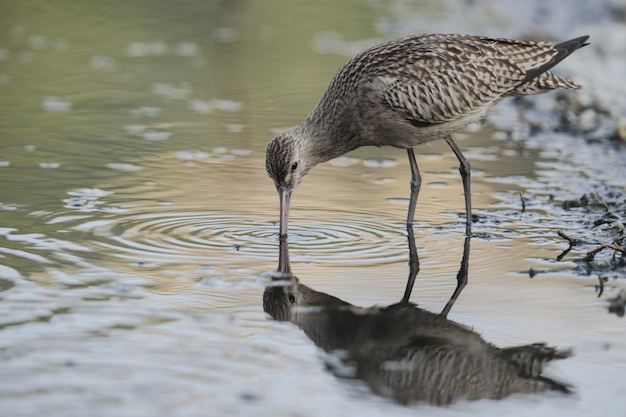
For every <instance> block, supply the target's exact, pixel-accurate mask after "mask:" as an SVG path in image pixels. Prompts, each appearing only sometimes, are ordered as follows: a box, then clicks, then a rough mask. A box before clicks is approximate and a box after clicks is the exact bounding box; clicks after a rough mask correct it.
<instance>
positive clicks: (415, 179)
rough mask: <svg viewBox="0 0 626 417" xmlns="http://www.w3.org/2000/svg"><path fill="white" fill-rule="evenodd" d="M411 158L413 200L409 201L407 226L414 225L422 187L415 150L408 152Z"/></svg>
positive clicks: (408, 150)
mask: <svg viewBox="0 0 626 417" xmlns="http://www.w3.org/2000/svg"><path fill="white" fill-rule="evenodd" d="M406 152H407V154H408V156H409V166H410V167H411V198H410V200H409V212H408V213H407V216H406V224H407V226H408V225H413V217H414V216H415V206H416V205H417V196H418V194H419V193H420V187H421V186H422V175H421V174H420V170H419V168H418V167H417V162H415V152H414V151H413V148H408V149H407V150H406Z"/></svg>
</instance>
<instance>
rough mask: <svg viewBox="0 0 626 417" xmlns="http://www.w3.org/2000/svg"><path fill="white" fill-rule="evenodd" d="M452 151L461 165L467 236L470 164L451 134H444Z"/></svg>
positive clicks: (470, 207) (470, 197) (470, 206)
mask: <svg viewBox="0 0 626 417" xmlns="http://www.w3.org/2000/svg"><path fill="white" fill-rule="evenodd" d="M443 139H444V140H445V141H446V143H447V144H448V146H449V147H450V149H452V152H454V154H455V155H456V157H457V159H458V160H459V163H460V164H461V166H460V167H459V172H460V173H461V179H462V180H463V194H465V235H466V236H467V237H470V236H472V192H471V187H470V176H471V172H470V171H471V168H470V164H469V162H468V161H467V159H465V156H463V153H462V152H461V150H460V149H459V147H458V146H456V143H454V140H453V139H452V136H449V135H448V136H445V137H444V138H443Z"/></svg>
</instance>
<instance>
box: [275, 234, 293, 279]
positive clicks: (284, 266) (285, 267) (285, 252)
mask: <svg viewBox="0 0 626 417" xmlns="http://www.w3.org/2000/svg"><path fill="white" fill-rule="evenodd" d="M278 247H279V250H278V269H277V271H278V272H281V273H283V274H291V264H290V263H289V247H288V246H287V241H286V240H283V239H281V240H280V243H279V246H278Z"/></svg>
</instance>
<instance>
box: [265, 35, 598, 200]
mask: <svg viewBox="0 0 626 417" xmlns="http://www.w3.org/2000/svg"><path fill="white" fill-rule="evenodd" d="M587 38H588V37H587V36H583V37H579V38H576V39H572V40H570V41H566V42H562V43H558V44H554V43H548V42H532V41H521V40H511V39H500V38H489V37H484V36H472V35H457V34H428V35H417V36H409V37H406V38H403V39H398V40H394V41H390V42H386V43H383V44H380V45H378V46H374V47H372V48H370V49H368V50H366V51H364V52H362V53H360V54H358V55H357V56H355V57H354V58H352V59H351V60H350V61H348V62H347V63H346V64H345V65H344V66H343V67H342V68H341V69H339V71H338V72H337V74H336V75H335V76H334V78H333V79H332V80H331V82H330V84H329V86H328V88H327V89H326V91H325V93H324V95H323V96H322V99H321V100H320V102H319V103H318V104H317V106H316V107H315V108H314V109H313V111H312V112H311V113H310V114H309V116H308V117H307V118H306V120H305V121H303V122H302V123H301V124H300V125H298V126H296V127H295V128H293V129H291V130H289V131H287V132H284V133H281V134H279V135H277V136H276V137H275V138H274V140H272V141H271V142H270V144H269V145H268V148H267V159H266V167H267V172H268V174H269V176H270V177H271V178H272V179H273V180H274V182H275V184H276V186H277V187H280V188H282V189H288V190H291V189H293V188H295V187H296V186H297V185H298V183H299V182H300V181H301V179H302V177H303V176H304V175H305V174H306V173H307V172H308V171H309V170H310V169H311V168H312V167H313V166H315V165H316V164H319V163H321V162H325V161H328V160H330V159H333V158H335V157H338V156H340V155H343V154H345V153H347V152H349V151H351V150H354V149H356V148H359V147H361V146H394V147H398V148H405V149H406V148H412V147H414V146H416V145H419V144H422V143H426V142H430V141H433V140H436V139H441V138H443V137H448V136H450V135H451V134H452V133H455V132H457V131H459V130H461V129H463V128H464V127H465V126H466V125H468V124H469V123H471V122H474V121H478V120H480V119H481V118H482V117H484V116H485V114H486V113H487V111H488V110H489V109H490V108H491V107H493V106H494V105H495V104H496V103H497V102H498V101H499V100H501V99H502V98H505V97H507V96H514V95H526V94H537V93H542V92H545V91H549V90H553V89H557V88H562V89H578V88H580V86H579V85H577V84H575V83H574V82H573V81H571V80H568V79H566V78H561V77H558V76H556V75H554V74H552V73H550V72H549V70H550V69H551V68H552V67H554V66H555V65H556V64H557V63H558V62H560V61H561V60H563V59H564V58H566V57H567V56H568V55H569V54H571V53H572V52H573V51H575V50H576V49H578V48H580V47H582V46H584V45H586V43H585V41H586V40H587ZM294 162H298V165H297V166H296V169H293V167H294Z"/></svg>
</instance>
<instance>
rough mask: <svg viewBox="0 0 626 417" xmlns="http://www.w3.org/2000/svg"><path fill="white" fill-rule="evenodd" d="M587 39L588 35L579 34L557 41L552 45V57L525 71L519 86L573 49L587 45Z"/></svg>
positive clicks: (567, 54)
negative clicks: (553, 52)
mask: <svg viewBox="0 0 626 417" xmlns="http://www.w3.org/2000/svg"><path fill="white" fill-rule="evenodd" d="M587 39H589V35H584V36H579V37H577V38H574V39H570V40H569V41H565V42H561V43H557V44H556V45H554V46H553V49H554V50H556V54H555V55H554V56H553V57H552V59H551V60H550V61H548V62H546V63H545V64H543V65H541V66H539V67H537V68H534V69H532V70H530V71H528V72H527V73H526V77H524V79H523V80H522V82H521V83H520V84H519V85H520V86H521V85H523V84H526V83H527V82H529V81H531V80H533V79H534V78H536V77H538V76H539V75H540V74H542V73H544V72H546V71H549V70H550V69H552V68H553V67H554V66H555V65H557V64H558V63H559V62H561V61H563V60H564V59H565V58H567V57H568V56H569V55H570V54H571V53H572V52H574V51H575V50H577V49H580V48H582V47H583V46H587V45H589V43H587ZM518 87H519V86H518Z"/></svg>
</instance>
